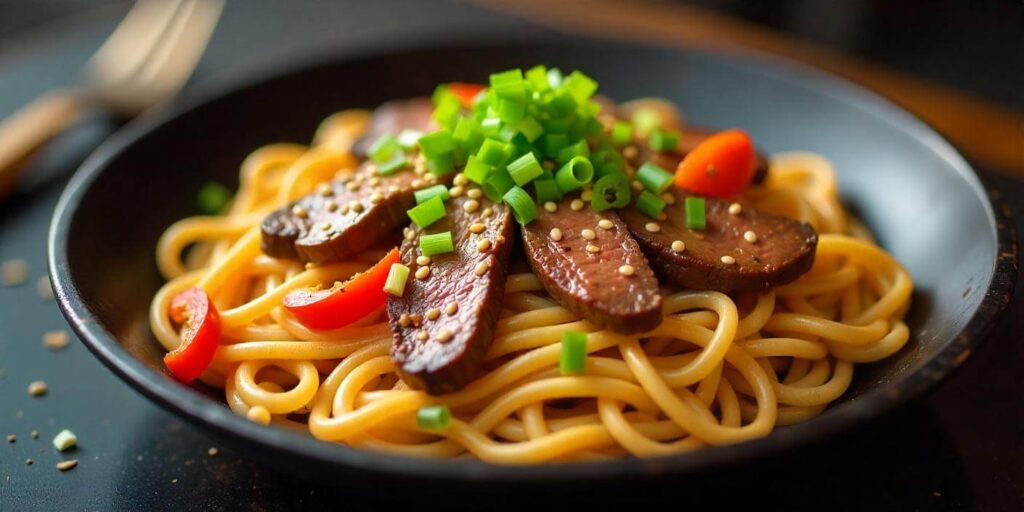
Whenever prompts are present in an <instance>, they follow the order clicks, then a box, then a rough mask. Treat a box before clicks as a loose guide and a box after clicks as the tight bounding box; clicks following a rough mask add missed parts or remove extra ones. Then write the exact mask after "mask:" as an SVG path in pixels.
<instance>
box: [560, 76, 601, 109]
mask: <svg viewBox="0 0 1024 512" xmlns="http://www.w3.org/2000/svg"><path fill="white" fill-rule="evenodd" d="M564 85H565V88H566V89H568V91H569V92H570V93H571V94H572V95H573V98H575V99H576V101H578V102H580V103H582V102H584V101H587V100H588V99H590V97H591V96H593V95H594V93H595V92H597V82H595V81H594V79H592V78H590V77H589V76H587V75H584V74H583V73H580V72H579V71H573V72H572V73H570V74H569V76H568V77H566V79H565V83H564Z"/></svg>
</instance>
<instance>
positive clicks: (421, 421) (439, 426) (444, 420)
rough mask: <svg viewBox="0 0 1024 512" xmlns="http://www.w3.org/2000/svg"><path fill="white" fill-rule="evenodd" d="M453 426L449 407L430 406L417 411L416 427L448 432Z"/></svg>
mask: <svg viewBox="0 0 1024 512" xmlns="http://www.w3.org/2000/svg"><path fill="white" fill-rule="evenodd" d="M451 424H452V412H451V411H450V410H448V406H447V405H428V406H426V407H420V409H419V410H418V411H416V426H418V427H419V428H421V429H423V430H446V429H447V428H448V427H449V426H451Z"/></svg>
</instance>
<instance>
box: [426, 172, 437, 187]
mask: <svg viewBox="0 0 1024 512" xmlns="http://www.w3.org/2000/svg"><path fill="white" fill-rule="evenodd" d="M423 179H424V180H426V181H427V184H428V185H434V184H436V183H437V175H436V174H428V175H427V177H426V178H423Z"/></svg>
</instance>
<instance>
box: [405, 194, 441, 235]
mask: <svg viewBox="0 0 1024 512" xmlns="http://www.w3.org/2000/svg"><path fill="white" fill-rule="evenodd" d="M405 213H406V214H407V215H408V216H409V218H410V219H412V221H413V222H415V223H416V225H417V226H419V227H421V228H425V227H427V226H430V225H431V224H433V223H435V222H437V221H439V220H441V219H442V218H444V216H445V214H446V212H445V209H444V201H442V200H441V196H434V197H432V198H430V199H428V200H426V201H424V202H423V203H422V204H419V205H416V206H415V207H413V208H412V209H411V210H406V212H405Z"/></svg>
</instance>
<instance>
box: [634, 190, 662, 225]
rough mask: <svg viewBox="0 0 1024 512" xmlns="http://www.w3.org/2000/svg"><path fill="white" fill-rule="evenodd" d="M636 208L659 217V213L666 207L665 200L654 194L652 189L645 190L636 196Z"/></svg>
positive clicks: (651, 215) (648, 214)
mask: <svg viewBox="0 0 1024 512" xmlns="http://www.w3.org/2000/svg"><path fill="white" fill-rule="evenodd" d="M636 209H637V210H640V212H641V213H643V214H644V215H646V216H648V217H650V218H652V219H657V218H658V214H659V213H661V211H662V210H664V209H665V201H663V200H662V199H661V198H660V197H658V196H656V195H654V194H652V193H651V191H650V190H644V191H643V192H641V193H640V197H637V198H636Z"/></svg>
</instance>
